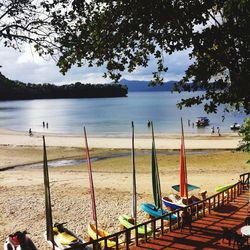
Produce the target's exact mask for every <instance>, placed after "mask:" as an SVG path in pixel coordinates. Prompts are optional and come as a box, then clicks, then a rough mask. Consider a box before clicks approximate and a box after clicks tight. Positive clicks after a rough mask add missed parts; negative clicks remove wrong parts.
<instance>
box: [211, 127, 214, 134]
mask: <svg viewBox="0 0 250 250" xmlns="http://www.w3.org/2000/svg"><path fill="white" fill-rule="evenodd" d="M211 134H212V135H213V134H214V126H213V127H212V128H211Z"/></svg>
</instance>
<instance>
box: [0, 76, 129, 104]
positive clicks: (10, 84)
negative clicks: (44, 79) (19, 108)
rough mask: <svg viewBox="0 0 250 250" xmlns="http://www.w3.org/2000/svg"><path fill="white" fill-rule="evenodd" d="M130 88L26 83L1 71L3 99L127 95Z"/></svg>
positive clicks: (1, 97)
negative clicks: (7, 76)
mask: <svg viewBox="0 0 250 250" xmlns="http://www.w3.org/2000/svg"><path fill="white" fill-rule="evenodd" d="M127 93H128V90H127V88H126V87H124V86H122V85H120V84H90V83H88V84H82V83H80V82H76V83H74V84H73V83H72V84H66V85H62V86H57V85H54V84H49V83H44V84H32V83H28V84H25V83H23V82H19V81H12V80H9V79H8V78H6V77H4V76H3V75H2V74H1V73H0V101H1V100H29V99H50V98H93V97H94V98H102V97H126V96H127Z"/></svg>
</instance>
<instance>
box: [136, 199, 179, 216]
mask: <svg viewBox="0 0 250 250" xmlns="http://www.w3.org/2000/svg"><path fill="white" fill-rule="evenodd" d="M141 209H142V210H143V211H144V212H146V213H148V214H149V215H150V216H152V217H155V218H157V217H161V216H162V215H165V214H168V213H169V212H168V210H164V209H162V210H161V209H160V208H156V207H155V206H154V205H153V204H150V203H142V204H141ZM171 219H172V220H176V219H177V217H176V215H174V214H172V215H171ZM164 220H169V216H165V217H164Z"/></svg>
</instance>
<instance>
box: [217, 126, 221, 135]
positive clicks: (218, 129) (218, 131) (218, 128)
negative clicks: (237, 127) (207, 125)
mask: <svg viewBox="0 0 250 250" xmlns="http://www.w3.org/2000/svg"><path fill="white" fill-rule="evenodd" d="M217 133H218V136H221V133H220V127H217Z"/></svg>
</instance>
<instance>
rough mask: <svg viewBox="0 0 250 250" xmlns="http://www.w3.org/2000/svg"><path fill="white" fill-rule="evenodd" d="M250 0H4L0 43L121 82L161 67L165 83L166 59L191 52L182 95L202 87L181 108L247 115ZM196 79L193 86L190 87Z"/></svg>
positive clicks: (156, 75) (156, 76) (159, 77)
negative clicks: (227, 108) (97, 69)
mask: <svg viewBox="0 0 250 250" xmlns="http://www.w3.org/2000/svg"><path fill="white" fill-rule="evenodd" d="M249 23H250V0H211V1H206V0H113V1H111V0H91V1H90V0H40V1H36V0H0V40H2V41H3V42H4V44H5V46H12V47H15V48H19V47H20V44H22V43H23V42H28V43H32V44H35V48H36V49H37V50H38V52H39V53H40V54H47V53H49V54H51V55H54V56H55V55H56V54H57V53H59V55H60V57H59V60H58V66H59V67H60V70H61V72H62V73H66V72H67V71H68V70H69V69H70V68H71V66H72V65H74V64H76V65H78V66H89V67H92V66H93V65H97V66H102V65H105V66H106V68H107V71H106V73H105V74H104V76H109V77H110V78H111V79H114V80H115V81H119V79H120V77H121V74H122V72H124V71H128V72H133V71H134V70H136V68H137V67H139V66H141V67H147V66H148V64H149V61H150V60H151V59H153V60H154V61H155V62H156V67H155V72H153V81H152V84H162V82H163V81H164V74H165V72H167V70H168V67H167V66H168V65H167V64H166V62H167V60H166V58H167V56H168V55H170V54H172V53H174V52H176V51H182V50H186V49H189V51H190V54H189V56H190V58H191V59H193V60H192V64H191V65H190V66H189V67H188V68H187V70H186V72H185V75H184V77H183V79H181V81H179V82H178V84H176V90H177V91H183V90H186V91H196V90H198V89H205V92H204V93H203V94H201V95H197V94H194V97H192V98H189V99H185V100H181V102H180V103H179V107H180V108H182V107H183V106H187V107H190V106H192V105H194V104H201V103H203V105H204V109H205V111H207V112H216V111H217V107H218V106H219V105H220V104H229V105H231V106H233V107H234V108H235V109H236V110H240V109H243V110H244V111H245V112H246V113H248V114H249V113H250V81H249V79H250V72H249V71H250V69H249V68H250V67H249V65H250V32H249ZM190 82H192V84H190Z"/></svg>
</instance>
